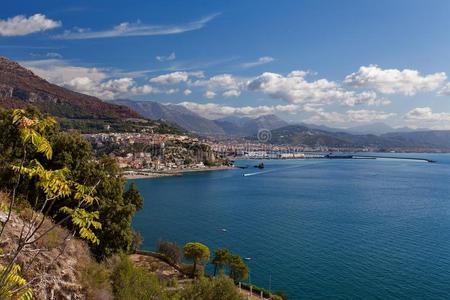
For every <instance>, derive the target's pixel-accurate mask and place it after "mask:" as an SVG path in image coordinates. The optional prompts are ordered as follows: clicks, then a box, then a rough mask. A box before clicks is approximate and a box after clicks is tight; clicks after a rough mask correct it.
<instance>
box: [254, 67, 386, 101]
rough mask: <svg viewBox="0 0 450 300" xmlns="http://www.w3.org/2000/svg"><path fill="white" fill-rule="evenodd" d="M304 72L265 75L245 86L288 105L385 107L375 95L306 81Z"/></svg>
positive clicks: (334, 85)
mask: <svg viewBox="0 0 450 300" xmlns="http://www.w3.org/2000/svg"><path fill="white" fill-rule="evenodd" d="M306 75H307V72H305V71H293V72H291V73H289V74H288V75H287V76H283V75H280V74H276V73H270V72H265V73H263V74H261V75H259V76H257V77H256V78H254V79H252V80H250V81H248V82H247V88H248V89H249V90H251V91H259V92H262V93H264V94H267V95H269V96H270V97H272V98H274V99H282V100H285V101H287V102H289V103H294V104H301V103H321V104H329V103H332V102H339V103H341V104H343V105H347V106H355V105H359V104H367V105H386V104H389V103H390V102H389V100H387V99H382V98H378V97H377V95H376V93H375V92H363V93H357V92H354V91H347V90H345V89H343V88H342V87H340V86H339V84H337V83H336V82H333V81H329V80H327V79H319V80H316V81H307V80H306V79H305V76H306Z"/></svg>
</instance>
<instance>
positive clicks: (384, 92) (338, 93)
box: [0, 0, 450, 129]
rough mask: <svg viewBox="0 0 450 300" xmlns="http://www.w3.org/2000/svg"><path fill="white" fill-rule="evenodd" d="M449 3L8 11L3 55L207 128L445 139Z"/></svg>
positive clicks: (29, 5) (0, 34)
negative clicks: (177, 111) (291, 128)
mask: <svg viewBox="0 0 450 300" xmlns="http://www.w3.org/2000/svg"><path fill="white" fill-rule="evenodd" d="M449 13H450V2H449V1H437V0H436V1H412V0H409V1H406V0H405V1H394V0H391V1H356V0H354V1H321V0H310V1H299V0H298V1H256V0H255V1H250V0H247V1H229V0H228V1H168V0H165V1H143V0H142V1H127V2H124V1H116V0H110V1H64V3H63V2H62V1H14V2H13V1H9V2H8V3H4V4H3V5H2V10H1V11H0V55H3V56H6V57H9V58H11V59H14V60H17V61H19V62H20V63H22V64H23V65H25V66H27V67H29V68H31V69H32V70H33V71H34V72H36V73H37V74H38V75H40V76H43V77H44V78H46V79H47V80H49V81H51V82H54V83H56V84H59V85H62V86H65V87H67V88H70V89H73V90H77V91H80V92H84V93H88V94H92V95H95V96H98V97H100V98H102V99H106V100H111V99H116V98H131V99H137V100H153V101H160V102H170V103H182V104H183V105H184V106H186V107H188V108H190V109H192V110H195V111H197V112H199V113H200V114H202V115H204V116H206V117H209V118H217V117H222V116H227V115H230V114H233V115H248V116H256V115H260V114H267V113H275V114H277V115H279V116H281V117H283V118H284V119H286V120H290V121H294V122H300V121H306V122H313V123H321V124H327V125H331V126H335V127H349V126H354V125H361V124H366V123H372V122H385V123H387V124H390V125H392V126H396V127H401V126H410V127H427V128H447V129H448V128H450V104H449V101H450V85H448V82H449V79H448V78H447V77H448V76H449V75H448V74H449V72H450V35H449V34H448V28H450V18H449V17H448V16H449Z"/></svg>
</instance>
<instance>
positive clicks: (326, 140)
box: [271, 125, 450, 151]
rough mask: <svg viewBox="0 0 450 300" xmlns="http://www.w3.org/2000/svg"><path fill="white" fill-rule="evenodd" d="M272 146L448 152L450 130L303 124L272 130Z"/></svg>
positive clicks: (449, 148)
mask: <svg viewBox="0 0 450 300" xmlns="http://www.w3.org/2000/svg"><path fill="white" fill-rule="evenodd" d="M271 143H273V144H286V145H302V146H309V147H317V146H324V147H336V148H364V147H372V148H375V149H377V150H386V149H399V150H401V149H403V150H415V151H426V150H433V151H449V150H450V131H448V130H430V131H414V132H392V133H385V134H381V135H374V134H351V133H348V132H329V131H325V130H320V129H312V128H309V127H307V126H304V125H289V126H285V127H281V128H278V129H275V130H272V138H271Z"/></svg>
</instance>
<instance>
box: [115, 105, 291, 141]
mask: <svg viewBox="0 0 450 300" xmlns="http://www.w3.org/2000/svg"><path fill="white" fill-rule="evenodd" d="M110 103H115V104H120V105H125V106H127V107H129V108H131V109H133V110H134V111H136V112H138V113H139V114H141V115H142V116H144V117H146V118H149V119H152V120H163V121H167V122H170V123H172V124H176V125H177V126H179V127H181V128H183V129H185V130H188V131H190V132H193V133H196V134H199V135H204V136H234V137H245V136H251V135H254V134H256V133H257V132H258V130H259V129H262V128H265V129H269V130H272V129H275V128H279V127H283V126H286V125H287V124H288V123H286V122H285V121H283V120H282V119H280V118H278V117H277V116H275V115H263V116H259V117H257V118H249V117H238V116H228V117H225V118H222V119H217V120H210V119H207V118H204V117H202V116H200V115H198V114H197V113H195V112H193V111H190V110H189V109H187V108H185V107H184V106H182V105H177V104H162V103H158V102H153V101H134V100H128V99H117V100H114V101H111V102H110Z"/></svg>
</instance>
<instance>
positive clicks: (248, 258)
mask: <svg viewBox="0 0 450 300" xmlns="http://www.w3.org/2000/svg"><path fill="white" fill-rule="evenodd" d="M244 260H252V258H251V257H244Z"/></svg>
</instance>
